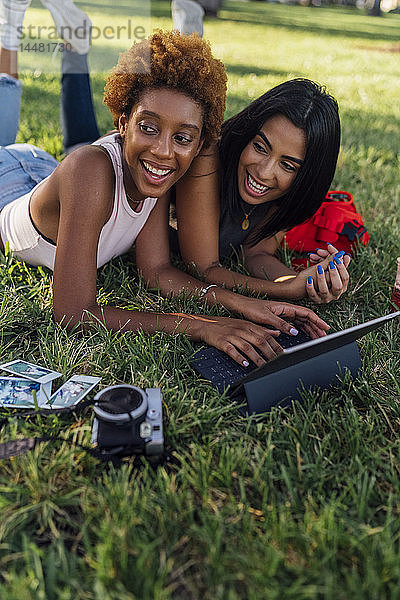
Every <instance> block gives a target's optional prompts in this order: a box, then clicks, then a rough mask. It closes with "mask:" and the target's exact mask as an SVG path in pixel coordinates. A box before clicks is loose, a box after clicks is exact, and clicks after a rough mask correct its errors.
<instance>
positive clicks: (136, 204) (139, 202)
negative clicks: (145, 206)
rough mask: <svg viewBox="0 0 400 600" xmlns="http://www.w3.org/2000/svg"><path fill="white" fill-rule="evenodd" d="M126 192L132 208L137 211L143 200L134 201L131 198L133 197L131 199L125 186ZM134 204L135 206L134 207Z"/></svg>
mask: <svg viewBox="0 0 400 600" xmlns="http://www.w3.org/2000/svg"><path fill="white" fill-rule="evenodd" d="M124 190H125V195H126V197H127V198H128V200H129V202H130V203H131V207H132V209H133V210H135V209H136V208H137V207H138V206H139V204H142V202H143V200H134V199H133V198H131V197H130V195H129V194H128V192H127V191H126V188H125V186H124ZM132 204H133V205H134V206H132Z"/></svg>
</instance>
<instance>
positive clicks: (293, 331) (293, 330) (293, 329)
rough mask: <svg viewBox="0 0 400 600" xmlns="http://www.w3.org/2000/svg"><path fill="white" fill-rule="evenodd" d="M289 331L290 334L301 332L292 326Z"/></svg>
mask: <svg viewBox="0 0 400 600" xmlns="http://www.w3.org/2000/svg"><path fill="white" fill-rule="evenodd" d="M289 333H290V335H297V334H298V333H299V332H298V331H297V329H295V328H294V327H292V329H291V330H290V331H289Z"/></svg>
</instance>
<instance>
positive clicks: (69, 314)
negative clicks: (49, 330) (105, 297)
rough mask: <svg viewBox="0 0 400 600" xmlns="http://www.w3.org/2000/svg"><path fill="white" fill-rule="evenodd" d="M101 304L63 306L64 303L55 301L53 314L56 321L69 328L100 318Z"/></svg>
mask: <svg viewBox="0 0 400 600" xmlns="http://www.w3.org/2000/svg"><path fill="white" fill-rule="evenodd" d="M99 310H100V309H99V306H98V305H97V304H94V305H93V306H75V307H71V306H68V307H67V306H63V304H62V303H54V306H53V315H54V320H55V321H56V323H58V324H59V325H61V326H62V327H65V328H66V329H68V330H71V329H73V328H74V327H75V326H76V325H78V324H79V323H80V324H83V323H85V322H86V323H87V322H88V321H93V320H97V319H99Z"/></svg>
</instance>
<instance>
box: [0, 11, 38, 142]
mask: <svg viewBox="0 0 400 600" xmlns="http://www.w3.org/2000/svg"><path fill="white" fill-rule="evenodd" d="M30 2H31V0H0V106H1V111H0V145H1V146H7V145H8V144H13V143H14V142H15V138H16V136H17V133H18V125H19V111H20V106H21V83H20V82H19V81H18V58H17V57H18V45H19V42H20V40H21V35H22V24H23V22H24V16H25V11H26V9H27V8H28V6H29V4H30Z"/></svg>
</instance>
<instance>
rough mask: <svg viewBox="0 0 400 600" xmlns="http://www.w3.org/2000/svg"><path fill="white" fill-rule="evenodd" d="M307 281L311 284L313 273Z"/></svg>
mask: <svg viewBox="0 0 400 600" xmlns="http://www.w3.org/2000/svg"><path fill="white" fill-rule="evenodd" d="M307 283H309V284H310V285H311V284H312V277H311V275H309V276H308V279H307Z"/></svg>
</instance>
